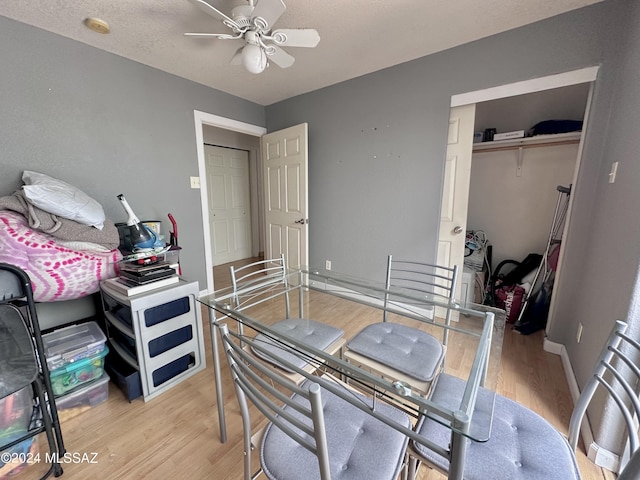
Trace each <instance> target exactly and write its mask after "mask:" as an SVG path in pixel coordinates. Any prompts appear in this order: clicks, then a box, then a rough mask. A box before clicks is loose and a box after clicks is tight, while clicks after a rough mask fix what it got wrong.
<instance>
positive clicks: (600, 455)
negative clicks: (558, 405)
mask: <svg viewBox="0 0 640 480" xmlns="http://www.w3.org/2000/svg"><path fill="white" fill-rule="evenodd" d="M543 349H544V351H545V352H549V353H553V354H555V355H560V359H561V360H562V366H563V368H564V373H565V376H566V378H567V384H568V385H569V392H570V393H571V398H572V399H573V403H574V405H575V403H576V402H577V401H578V397H579V396H580V387H578V382H577V381H576V377H575V374H574V373H573V367H572V366H571V360H569V355H568V354H567V349H566V348H565V346H564V345H563V344H561V343H555V342H552V341H550V340H549V339H548V338H546V337H545V339H544V343H543ZM580 434H581V436H582V441H583V442H584V444H585V445H589V448H588V451H587V452H586V453H587V457H588V458H589V460H591V461H592V462H593V463H595V464H596V465H598V466H599V467H602V468H606V469H607V470H611V471H612V472H617V471H618V467H619V465H620V457H619V456H618V455H616V454H615V453H613V452H611V451H609V450H606V449H604V448H602V447H600V446H599V445H598V444H597V443H596V442H595V441H594V439H593V432H592V430H591V425H590V424H589V419H588V418H587V417H586V416H585V418H584V420H583V421H582V425H581V427H580Z"/></svg>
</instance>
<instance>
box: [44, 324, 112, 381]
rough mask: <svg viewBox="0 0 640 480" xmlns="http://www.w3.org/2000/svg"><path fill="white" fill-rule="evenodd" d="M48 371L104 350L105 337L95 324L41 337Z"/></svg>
mask: <svg viewBox="0 0 640 480" xmlns="http://www.w3.org/2000/svg"><path fill="white" fill-rule="evenodd" d="M42 341H43V343H44V350H45V356H46V357H47V366H48V367H49V370H50V371H53V370H56V369H59V368H61V367H63V366H66V365H69V364H71V363H74V362H77V361H79V360H83V359H85V358H89V357H95V356H96V355H97V354H99V353H101V352H102V351H103V350H104V348H105V346H106V345H105V342H106V341H107V337H106V336H105V334H104V333H103V332H102V330H100V327H99V326H98V324H97V323H96V322H86V323H81V324H78V325H71V326H69V327H65V328H61V329H59V330H55V331H53V332H51V333H48V334H46V335H43V336H42Z"/></svg>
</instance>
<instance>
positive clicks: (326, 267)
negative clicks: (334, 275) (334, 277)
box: [324, 260, 331, 270]
mask: <svg viewBox="0 0 640 480" xmlns="http://www.w3.org/2000/svg"><path fill="white" fill-rule="evenodd" d="M324 268H325V269H327V270H331V260H326V261H325V262H324Z"/></svg>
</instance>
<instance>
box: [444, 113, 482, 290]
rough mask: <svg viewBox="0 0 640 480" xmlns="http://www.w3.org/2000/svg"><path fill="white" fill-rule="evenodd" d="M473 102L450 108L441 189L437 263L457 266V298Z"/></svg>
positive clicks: (465, 210)
mask: <svg viewBox="0 0 640 480" xmlns="http://www.w3.org/2000/svg"><path fill="white" fill-rule="evenodd" d="M475 112H476V106H475V104H471V105H463V106H460V107H454V108H452V109H451V116H450V118H449V135H448V140H447V145H448V146H447V158H446V164H445V169H444V185H443V188H442V209H441V212H440V237H439V240H438V265H447V266H450V267H452V266H454V265H458V269H459V273H458V286H457V288H456V298H460V293H461V287H462V282H461V281H460V280H461V279H462V270H463V268H464V243H465V236H466V229H467V207H468V202H469V183H470V181H471V155H472V153H473V127H474V124H475Z"/></svg>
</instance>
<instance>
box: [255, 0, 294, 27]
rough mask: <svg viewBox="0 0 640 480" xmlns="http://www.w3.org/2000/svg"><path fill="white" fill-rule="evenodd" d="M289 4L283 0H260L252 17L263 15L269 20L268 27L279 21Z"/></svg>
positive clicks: (266, 20) (262, 16)
mask: <svg viewBox="0 0 640 480" xmlns="http://www.w3.org/2000/svg"><path fill="white" fill-rule="evenodd" d="M286 9H287V6H286V5H285V4H284V2H283V1H282V0H259V1H258V4H257V5H256V8H254V9H253V12H252V13H251V18H256V17H261V18H263V19H264V20H265V22H267V25H268V28H271V26H272V25H273V24H274V23H276V22H277V21H278V19H279V18H280V17H281V16H282V14H283V13H284V11H285V10H286Z"/></svg>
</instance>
